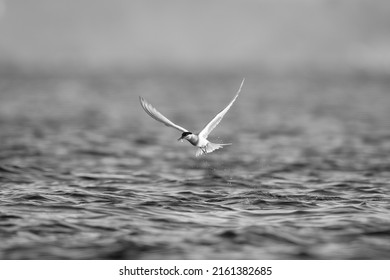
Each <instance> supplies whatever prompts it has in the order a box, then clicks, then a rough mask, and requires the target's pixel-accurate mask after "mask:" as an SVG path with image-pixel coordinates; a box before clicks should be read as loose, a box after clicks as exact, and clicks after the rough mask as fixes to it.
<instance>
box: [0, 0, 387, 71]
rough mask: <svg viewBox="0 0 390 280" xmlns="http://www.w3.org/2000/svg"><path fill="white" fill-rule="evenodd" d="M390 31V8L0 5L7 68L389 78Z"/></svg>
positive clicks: (365, 4)
mask: <svg viewBox="0 0 390 280" xmlns="http://www.w3.org/2000/svg"><path fill="white" fill-rule="evenodd" d="M389 26H390V2H389V1H386V0H371V1H368V0H344V1H341V0H340V1H338V0H317V1H312V0H277V1H275V0H197V1H195V0H164V1H160V0H129V1H125V0H78V1H68V0H34V1H31V0H0V65H1V64H3V65H10V64H16V65H28V66H32V67H39V66H53V67H66V66H72V65H79V66H81V67H84V66H85V67H95V68H105V67H115V66H120V67H126V68H130V69H144V68H155V67H165V66H167V67H178V68H196V69H198V68H201V69H203V68H207V69H210V68H223V69H226V68H234V67H241V66H250V67H259V68H261V67H272V68H292V69H294V68H295V67H301V66H305V65H311V66H318V67H357V68H359V67H360V68H368V69H375V70H378V71H390V67H389V65H390V36H389V35H390V28H389ZM0 67H1V66H0Z"/></svg>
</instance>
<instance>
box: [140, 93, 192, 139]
mask: <svg viewBox="0 0 390 280" xmlns="http://www.w3.org/2000/svg"><path fill="white" fill-rule="evenodd" d="M139 101H140V103H141V106H142V108H143V109H144V110H145V112H146V113H147V114H148V115H149V116H151V117H152V118H153V119H155V120H156V121H159V122H162V123H163V124H165V125H166V126H170V127H173V128H176V129H177V130H180V131H182V132H187V131H188V130H187V129H185V128H183V127H181V126H179V125H177V124H174V123H173V122H171V121H170V120H168V119H167V118H166V117H165V116H164V115H163V114H161V113H160V112H159V111H157V109H156V108H154V107H153V106H152V104H150V103H149V102H148V101H146V100H145V99H144V98H143V97H141V96H140V97H139Z"/></svg>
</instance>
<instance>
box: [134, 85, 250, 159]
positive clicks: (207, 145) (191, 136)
mask: <svg viewBox="0 0 390 280" xmlns="http://www.w3.org/2000/svg"><path fill="white" fill-rule="evenodd" d="M244 81H245V79H243V80H242V82H241V85H240V87H239V89H238V91H237V93H236V95H235V96H234V98H233V99H232V101H230V103H229V104H228V105H227V106H226V107H225V109H223V110H222V111H220V112H219V113H218V114H217V115H216V116H215V117H214V118H213V119H212V120H211V121H210V122H209V123H208V124H207V125H206V126H205V127H204V128H203V129H202V130H201V131H200V132H199V133H196V134H195V133H192V132H190V131H189V130H188V129H185V128H184V127H181V126H179V125H177V124H175V123H173V122H172V121H170V120H169V119H168V118H167V117H165V116H164V115H163V114H161V113H160V112H159V111H158V110H157V109H156V108H154V107H153V106H152V104H150V103H149V102H148V101H146V100H145V98H143V97H141V96H140V97H139V101H140V103H141V106H142V108H143V109H144V110H145V112H146V113H147V114H148V115H149V116H151V117H152V118H153V119H155V120H156V121H159V122H161V123H163V124H165V125H166V126H169V127H172V128H175V129H177V130H179V131H181V132H182V135H181V137H180V138H179V139H177V141H181V142H183V139H185V140H187V141H188V142H190V143H191V144H192V145H193V146H196V147H198V149H197V151H196V154H195V156H196V157H198V156H201V155H205V154H207V153H211V152H213V151H215V150H218V149H220V148H223V146H226V145H231V143H228V144H217V143H212V142H210V141H209V140H207V137H208V136H209V134H210V133H211V131H213V129H214V128H216V127H217V125H218V124H219V123H220V121H221V120H222V118H223V116H225V114H226V113H227V111H229V109H230V107H231V106H232V105H233V103H234V101H236V99H237V97H238V95H239V94H240V91H241V88H242V85H243V84H244Z"/></svg>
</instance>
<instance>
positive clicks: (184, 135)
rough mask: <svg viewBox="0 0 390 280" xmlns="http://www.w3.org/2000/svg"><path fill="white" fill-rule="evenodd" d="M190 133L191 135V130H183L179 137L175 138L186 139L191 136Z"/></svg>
mask: <svg viewBox="0 0 390 280" xmlns="http://www.w3.org/2000/svg"><path fill="white" fill-rule="evenodd" d="M191 135H193V134H192V132H189V131H186V132H183V134H182V135H181V137H180V138H179V139H177V141H181V142H183V139H186V140H188V139H190V138H191Z"/></svg>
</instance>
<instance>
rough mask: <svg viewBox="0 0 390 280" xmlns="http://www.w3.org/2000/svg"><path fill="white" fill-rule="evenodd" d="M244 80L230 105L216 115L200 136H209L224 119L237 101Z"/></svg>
mask: <svg viewBox="0 0 390 280" xmlns="http://www.w3.org/2000/svg"><path fill="white" fill-rule="evenodd" d="M244 81H245V79H243V80H242V82H241V85H240V88H239V89H238V91H237V93H236V96H234V98H233V100H232V101H230V103H229V105H227V106H226V108H225V109H223V110H222V111H221V112H219V113H218V114H217V115H216V116H215V117H214V119H212V120H211V121H210V122H209V123H208V124H207V125H206V126H205V127H204V128H203V129H202V131H201V132H199V136H202V137H204V138H207V137H208V136H209V134H210V132H211V131H213V129H214V128H215V127H216V126H217V125H218V124H219V123H220V121H221V120H222V118H223V116H224V115H225V114H226V112H227V111H229V109H230V107H231V106H232V105H233V103H234V101H236V99H237V97H238V95H239V93H240V91H241V88H242V85H243V84H244Z"/></svg>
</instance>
